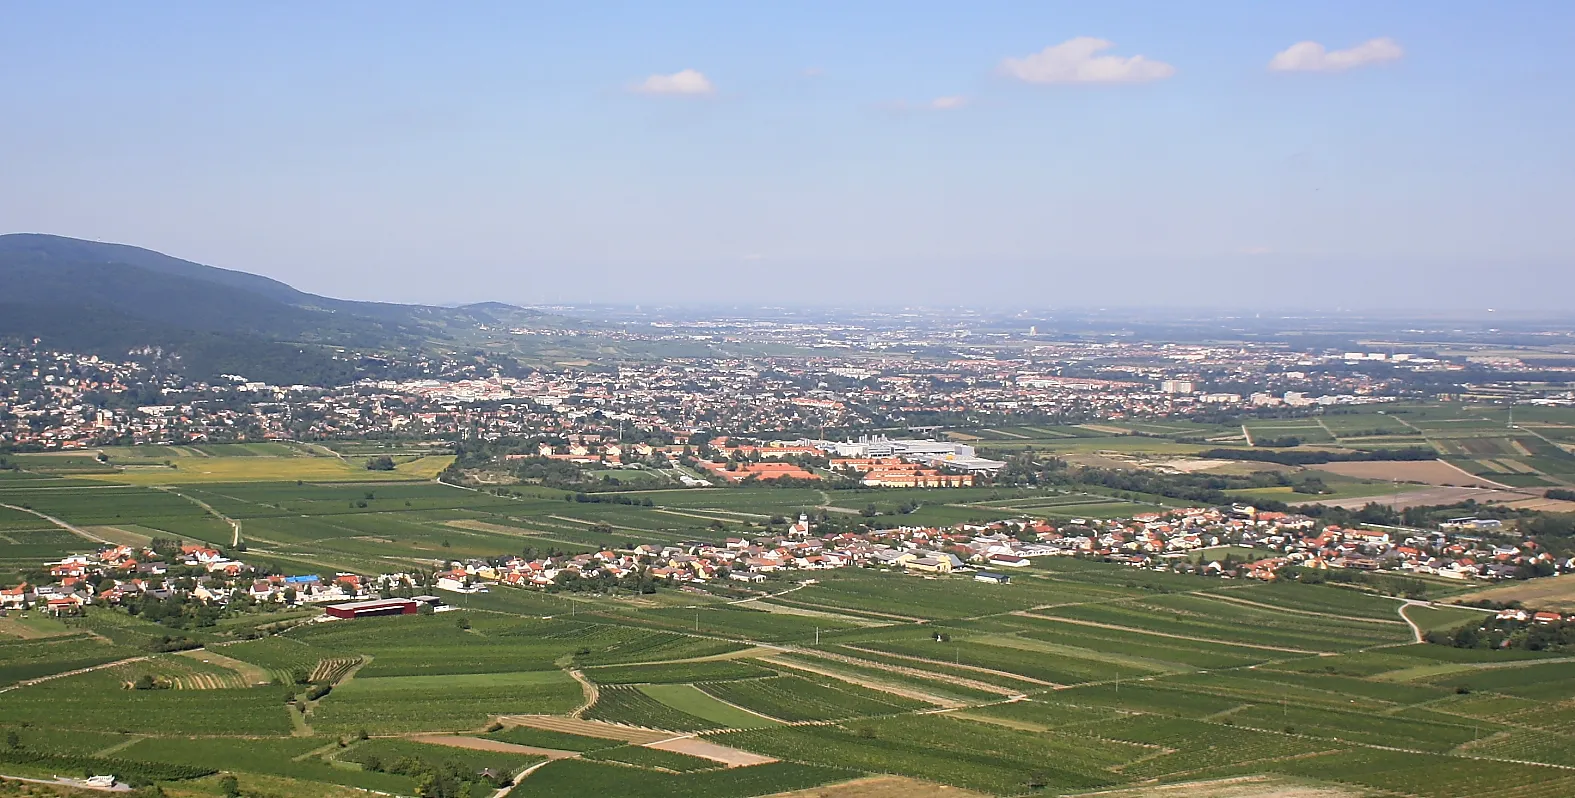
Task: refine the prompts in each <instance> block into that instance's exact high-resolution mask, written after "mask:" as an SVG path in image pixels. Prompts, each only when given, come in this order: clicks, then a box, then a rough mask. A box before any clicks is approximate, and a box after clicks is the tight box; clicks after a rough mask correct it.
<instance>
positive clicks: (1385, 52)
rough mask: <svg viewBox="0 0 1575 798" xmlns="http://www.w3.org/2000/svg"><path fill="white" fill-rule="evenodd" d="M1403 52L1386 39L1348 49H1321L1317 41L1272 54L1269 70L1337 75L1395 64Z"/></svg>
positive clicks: (1392, 41)
mask: <svg viewBox="0 0 1575 798" xmlns="http://www.w3.org/2000/svg"><path fill="white" fill-rule="evenodd" d="M1403 55H1405V50H1403V49H1401V48H1400V45H1399V44H1398V43H1397V42H1395V40H1394V39H1391V38H1389V37H1387V36H1385V37H1383V38H1379V39H1369V40H1367V41H1365V42H1362V43H1361V44H1358V45H1356V46H1355V47H1352V48H1350V49H1348V50H1325V49H1324V46H1323V45H1321V44H1319V43H1317V42H1297V43H1296V44H1293V45H1291V46H1290V47H1287V48H1285V49H1284V50H1282V51H1280V52H1278V53H1275V54H1274V58H1273V59H1271V60H1270V61H1269V69H1271V70H1273V71H1275V72H1339V71H1341V70H1345V69H1352V68H1355V67H1359V66H1366V65H1368V64H1382V63H1384V62H1385V61H1398V60H1400V57H1401V56H1403Z"/></svg>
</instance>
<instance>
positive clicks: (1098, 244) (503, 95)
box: [0, 2, 1575, 312]
mask: <svg viewBox="0 0 1575 798" xmlns="http://www.w3.org/2000/svg"><path fill="white" fill-rule="evenodd" d="M1572 16H1575V10H1572V9H1571V7H1570V6H1569V5H1568V4H1563V3H1549V2H1523V3H1511V4H1508V5H1493V6H1482V5H1477V4H1470V3H1453V2H1452V3H1440V4H1430V5H1429V6H1428V8H1427V13H1417V12H1416V9H1415V7H1414V6H1412V5H1410V4H1403V3H1402V4H1372V3H1358V2H1346V3H1320V4H1303V5H1288V4H1258V3H1214V4H1207V5H1205V6H1203V7H1182V6H1176V5H1174V4H1165V3H1153V2H1138V3H1113V4H1099V5H1098V6H1097V7H1096V6H1087V7H1084V6H1076V5H1071V4H1055V3H1001V4H985V5H961V6H960V5H956V4H946V3H906V2H903V3H897V2H871V3H860V4H854V5H852V6H849V5H847V4H840V3H809V4H797V5H795V6H793V7H791V8H788V7H777V8H770V7H762V6H756V5H753V4H720V3H694V2H686V3H678V4H664V5H661V6H641V5H633V6H630V5H610V4H600V3H574V4H559V5H546V4H506V3H483V4H472V5H467V6H466V7H463V8H457V9H448V8H445V9H437V8H434V7H431V6H427V5H423V4H419V3H377V4H365V3H347V4H339V5H334V6H322V5H320V4H309V3H283V4H271V5H269V6H268V7H266V8H262V7H259V8H242V7H233V6H214V5H210V4H200V3H155V4H148V5H139V6H137V7H109V8H97V9H94V11H93V13H92V14H86V13H84V12H83V9H82V8H81V7H79V6H74V5H71V4H45V5H36V4H21V3H14V4H8V7H7V15H6V24H5V25H4V26H3V29H0V73H4V74H6V75H9V76H12V77H13V79H11V80H7V81H3V82H0V102H3V103H4V105H5V106H6V107H7V108H10V109H13V113H8V115H7V117H8V118H7V124H6V125H5V126H4V127H3V129H0V167H3V170H4V174H5V179H4V181H3V183H4V185H3V186H0V221H3V225H0V226H3V227H4V228H5V229H7V230H14V231H36V232H48V233H56V234H63V235H71V236H74V237H79V238H89V239H96V240H106V241H123V242H131V243H136V244H140V245H143V246H150V247H153V248H155V249H159V250H161V251H166V252H177V253H180V254H181V255H182V256H184V257H187V258H190V259H193V260H197V261H199V262H205V263H213V264H218V265H223V266H226V267H229V268H236V269H242V270H246V271H251V272H254V273H260V274H266V275H269V276H272V277H275V278H278V279H282V280H284V281H286V282H289V283H291V284H293V285H296V286H298V287H300V288H303V289H305V290H309V291H313V292H316V293H322V294H327V295H332V296H340V297H345V298H354V299H376V300H389V301H405V302H413V301H419V302H428V303H442V302H473V301H480V300H500V301H508V302H515V303H525V304H540V303H559V302H574V303H582V304H583V303H587V302H621V303H631V304H632V303H640V302H666V303H675V302H683V303H746V304H760V303H783V302H790V303H799V304H828V303H838V302H846V301H848V300H850V299H855V300H859V301H866V302H869V303H875V304H911V303H920V304H937V303H943V302H944V303H964V304H972V305H980V306H1001V305H1008V306H1015V305H1019V304H1024V303H1027V304H1029V305H1032V306H1040V307H1052V306H1053V307H1108V306H1132V305H1185V306H1203V307H1231V308H1249V309H1262V308H1263V307H1264V306H1271V307H1272V306H1277V305H1284V304H1287V303H1286V299H1287V298H1288V297H1289V296H1291V295H1294V297H1295V303H1294V304H1295V305H1296V306H1298V307H1302V308H1308V307H1311V308H1317V309H1322V310H1334V309H1338V308H1365V309H1372V308H1379V307H1407V308H1414V309H1428V308H1451V309H1457V310H1458V309H1468V310H1470V311H1472V312H1481V311H1482V310H1484V309H1485V308H1487V307H1494V308H1496V309H1499V310H1511V309H1519V310H1527V309H1535V310H1543V311H1548V310H1557V309H1559V308H1561V307H1562V299H1561V297H1562V296H1563V295H1564V294H1565V293H1567V292H1568V291H1569V290H1570V289H1571V288H1572V287H1575V283H1572V282H1571V280H1572V279H1575V278H1572V277H1571V275H1572V274H1575V269H1571V268H1569V263H1570V258H1571V256H1572V255H1575V232H1572V231H1575V225H1569V224H1568V223H1567V219H1568V217H1569V216H1570V214H1571V210H1572V209H1571V206H1570V202H1569V195H1568V192H1567V186H1568V181H1569V178H1570V177H1571V174H1572V166H1575V164H1572V160H1571V158H1572V156H1571V154H1570V150H1569V148H1568V146H1567V142H1568V141H1569V140H1570V136H1571V134H1572V133H1575V125H1572V122H1575V117H1572V110H1571V105H1570V102H1569V98H1570V97H1571V96H1575V92H1572V91H1571V88H1572V86H1571V78H1572V77H1575V72H1572V69H1575V67H1572V61H1571V56H1570V54H1569V52H1568V49H1567V47H1566V44H1567V41H1566V39H1567V37H1566V36H1565V35H1564V32H1566V31H1568V30H1569V29H1570V28H1571V27H1572V23H1575V19H1572ZM65 31H69V32H70V33H69V35H65V34H64V33H63V32H65ZM962 275H966V276H968V277H969V278H972V279H958V277H959V276H962ZM1489 275H1491V276H1492V277H1493V279H1490V280H1485V279H1482V278H1484V277H1486V276H1489ZM1467 283H1469V284H1470V289H1469V290H1462V288H1463V286H1464V285H1465V284H1467ZM1526 286H1536V287H1538V288H1539V289H1541V290H1522V289H1523V288H1524V287H1526Z"/></svg>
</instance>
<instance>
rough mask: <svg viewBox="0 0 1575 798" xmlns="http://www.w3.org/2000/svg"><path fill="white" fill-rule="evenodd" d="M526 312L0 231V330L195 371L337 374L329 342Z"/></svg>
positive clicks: (368, 342)
mask: <svg viewBox="0 0 1575 798" xmlns="http://www.w3.org/2000/svg"><path fill="white" fill-rule="evenodd" d="M535 315H539V314H535V313H534V312H533V311H527V310H523V309H520V308H515V307H513V306H510V305H504V304H502V303H483V304H481V305H473V306H467V307H462V308H438V307H431V306H424V305H398V304H387V303H378V302H354V301H347V300H341V299H332V298H329V297H322V296H317V295H315V294H309V293H306V292H304V291H299V290H296V289H295V288H293V287H291V286H289V285H286V284H285V283H282V282H279V281H278V280H273V279H270V278H267V277H262V276H259V275H255V274H248V273H246V272H239V271H231V270H229V269H220V268H216V267H213V266H205V265H203V264H200V263H193V262H191V261H187V260H181V259H180V258H175V257H171V256H169V255H165V254H163V253H159V252H154V251H152V250H148V249H141V248H139V247H132V246H126V245H123V244H107V243H101V242H96V241H83V240H79V239H74V238H64V237H61V236H52V235H41V234H34V233H21V234H12V235H0V337H20V338H34V337H36V338H42V339H44V340H45V341H46V342H47V343H50V344H51V345H54V346H57V347H59V348H61V349H68V350H73V351H81V352H87V353H95V354H100V355H111V356H124V355H125V354H126V353H127V352H128V351H130V350H133V349H141V348H145V347H156V348H158V349H161V350H164V351H166V352H169V353H172V354H173V355H174V356H175V357H178V358H179V360H180V363H181V367H182V370H183V371H185V372H186V373H187V374H188V375H189V376H193V377H198V378H211V377H214V376H216V375H218V374H241V375H244V376H246V377H248V378H251V379H257V380H266V381H268V382H274V383H295V382H311V383H317V384H322V383H324V382H333V381H336V380H337V381H343V380H345V379H348V378H349V376H350V374H351V373H352V372H353V365H352V363H351V362H350V359H348V358H346V357H343V356H335V354H334V353H333V352H332V351H331V350H330V349H329V348H328V347H349V348H354V349H358V350H363V351H383V352H386V351H390V350H408V349H414V348H422V347H425V346H428V345H432V344H441V342H443V341H446V340H450V339H452V338H453V337H454V333H455V331H456V330H467V329H473V328H475V326H476V325H478V324H503V323H510V324H519V323H522V321H523V320H527V319H529V318H531V317H533V316H535Z"/></svg>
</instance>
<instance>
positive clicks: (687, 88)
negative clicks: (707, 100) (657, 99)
mask: <svg viewBox="0 0 1575 798" xmlns="http://www.w3.org/2000/svg"><path fill="white" fill-rule="evenodd" d="M633 88H634V90H635V91H637V92H640V93H641V94H711V93H714V92H715V91H716V87H715V86H713V85H711V79H710V78H708V77H706V76H705V75H704V74H702V73H701V72H700V71H699V70H696V69H685V70H681V71H678V72H674V73H673V74H671V75H652V76H650V77H648V78H646V79H645V80H643V81H641V82H639V83H637V84H635V85H634V87H633Z"/></svg>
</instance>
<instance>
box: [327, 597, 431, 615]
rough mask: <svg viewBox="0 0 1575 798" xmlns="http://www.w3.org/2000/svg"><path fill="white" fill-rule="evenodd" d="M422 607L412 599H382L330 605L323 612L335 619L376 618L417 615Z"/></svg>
mask: <svg viewBox="0 0 1575 798" xmlns="http://www.w3.org/2000/svg"><path fill="white" fill-rule="evenodd" d="M419 607H420V605H419V604H417V603H416V602H414V601H411V600H410V599H381V600H377V601H351V602H347V603H345V604H330V605H328V606H326V607H324V608H323V612H326V613H328V614H329V615H332V616H333V617H335V618H347V619H348V618H375V617H378V616H380V615H415V614H416V611H417V610H418V609H419Z"/></svg>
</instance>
